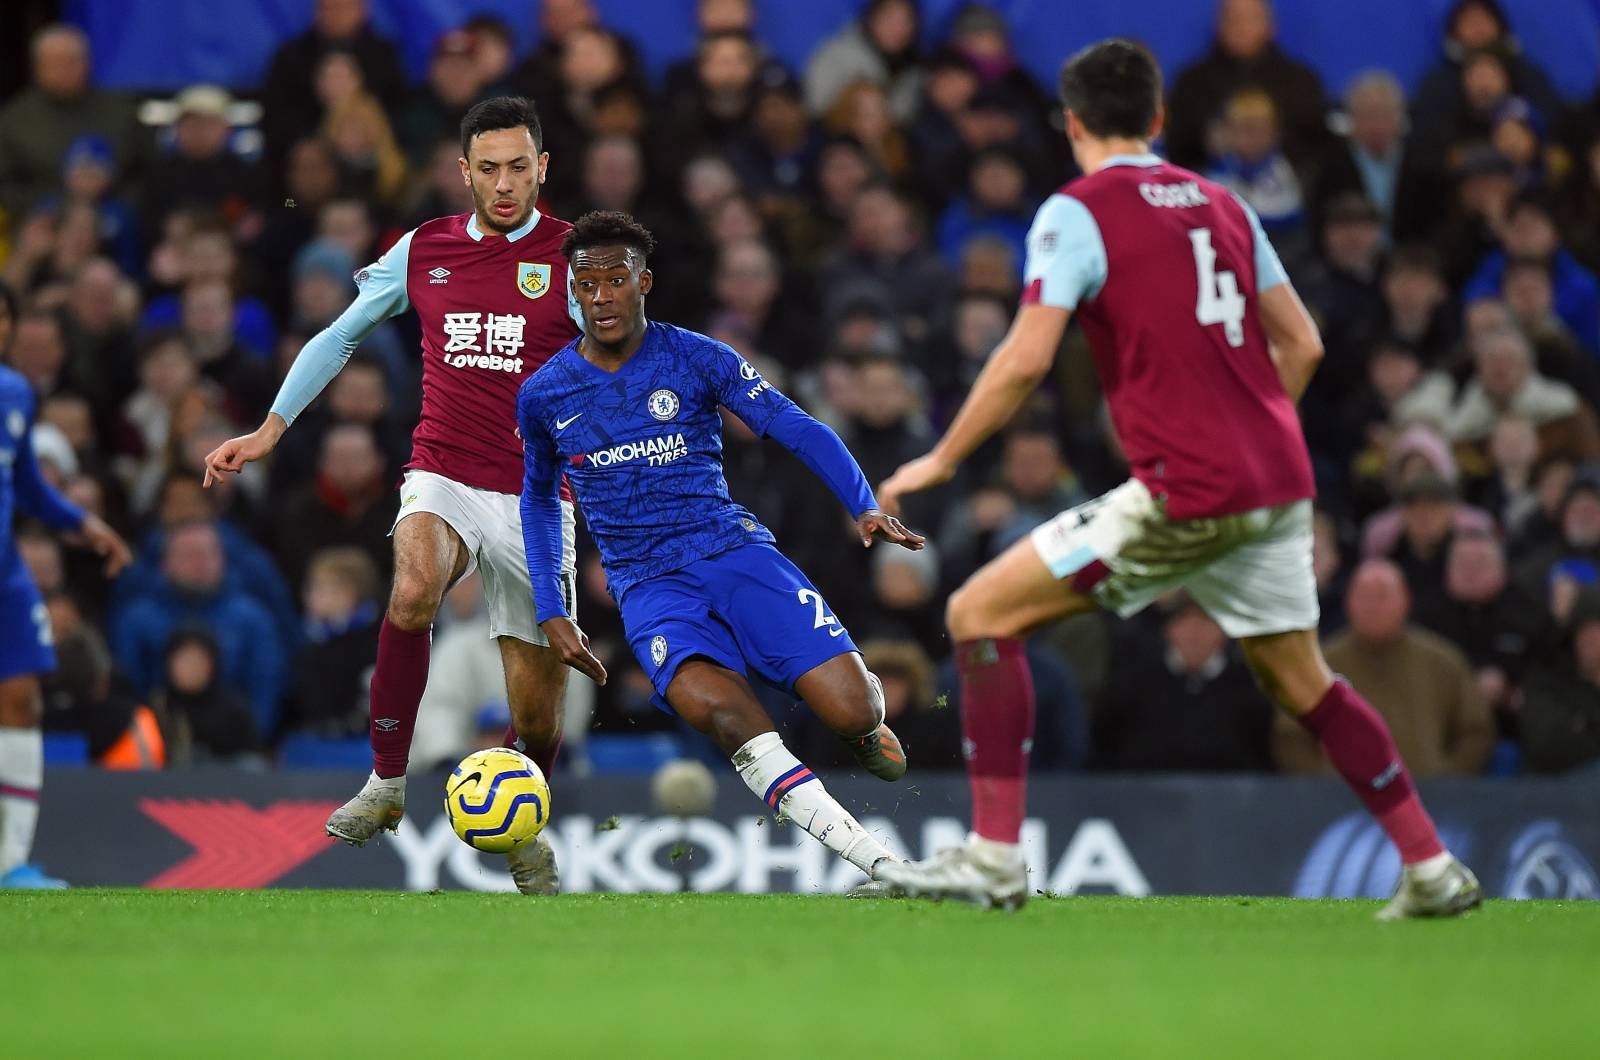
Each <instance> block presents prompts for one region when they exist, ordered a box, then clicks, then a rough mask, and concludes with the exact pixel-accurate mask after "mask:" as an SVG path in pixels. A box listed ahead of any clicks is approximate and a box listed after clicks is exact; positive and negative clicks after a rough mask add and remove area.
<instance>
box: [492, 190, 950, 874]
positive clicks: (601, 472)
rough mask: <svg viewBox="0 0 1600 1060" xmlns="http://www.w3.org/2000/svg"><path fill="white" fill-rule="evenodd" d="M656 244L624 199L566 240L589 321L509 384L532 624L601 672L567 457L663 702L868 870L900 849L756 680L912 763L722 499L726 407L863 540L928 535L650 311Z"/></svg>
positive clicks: (810, 596)
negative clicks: (564, 528)
mask: <svg viewBox="0 0 1600 1060" xmlns="http://www.w3.org/2000/svg"><path fill="white" fill-rule="evenodd" d="M653 246H654V240H653V239H652V238H651V236H650V233H649V232H648V231H647V230H645V229H644V228H643V227H641V226H640V225H639V224H638V223H637V222H635V221H634V220H633V219H632V218H631V217H629V216H628V215H626V214H621V213H608V212H602V213H590V214H585V215H584V216H583V217H581V218H579V220H578V223H577V224H576V225H574V226H573V229H572V232H571V233H570V234H569V235H568V236H567V240H566V244H565V246H564V247H563V252H564V253H565V255H566V256H567V257H568V258H569V260H570V261H571V263H572V288H573V293H574V294H575V295H576V297H577V300H578V304H579V305H580V306H581V307H582V310H583V316H584V336H583V338H581V339H579V340H578V341H577V342H574V343H572V344H571V345H569V346H567V347H566V348H565V349H563V350H562V351H561V352H560V353H558V354H556V355H555V356H554V357H552V358H551V359H550V362H549V363H548V364H546V365H545V366H544V367H543V368H541V369H540V370H539V371H538V372H537V373H536V374H535V375H534V377H533V378H532V379H530V380H528V381H527V383H525V384H523V387H522V393H521V394H520V395H519V396H518V398H517V425H518V426H519V427H520V428H521V430H522V438H523V443H524V454H525V456H524V458H525V461H526V481H525V482H524V485H523V490H522V533H523V537H524V540H525V544H526V549H527V558H528V574H529V578H530V580H531V581H532V583H533V595H534V601H535V603H536V605H537V608H538V612H539V618H540V622H541V625H542V627H543V629H544V630H545V633H546V635H547V636H548V637H549V640H550V644H551V646H552V647H554V648H555V649H556V650H558V651H559V652H560V653H561V656H562V658H563V659H565V660H566V661H567V662H568V663H569V664H570V665H572V666H573V667H575V668H577V669H578V670H580V671H582V672H583V673H585V674H588V675H589V676H590V677H592V678H594V679H595V680H596V681H600V682H602V683H604V681H605V678H606V673H605V669H604V668H603V667H602V666H601V664H600V662H599V660H598V659H596V658H595V657H594V656H593V655H592V654H590V652H589V648H588V641H587V638H585V637H584V635H583V632H582V631H581V630H580V629H579V628H578V627H577V626H576V625H575V624H574V623H573V621H572V619H571V617H570V616H569V615H568V613H567V611H566V601H565V598H564V596H563V593H562V590H561V578H560V572H561V565H560V562H559V557H560V548H561V510H560V504H559V500H558V491H559V489H560V483H561V478H562V475H561V473H562V470H563V469H566V470H567V474H568V475H569V476H570V478H571V480H572V485H573V489H574V491H575V492H576V493H577V495H578V499H579V501H580V502H581V503H582V504H583V512H584V518H585V520H586V522H587V524H588V527H589V531H590V533H592V534H593V536H594V540H595V544H596V545H598V546H599V549H600V559H601V562H602V563H603V565H604V566H605V571H606V582H607V585H608V587H609V588H610V591H611V594H612V596H613V597H615V598H616V600H617V604H618V606H619V607H620V608H621V609H622V625H623V629H624V632H625V633H626V635H627V638H628V643H629V646H631V647H632V648H633V653H634V655H635V657H636V658H637V659H638V660H639V665H640V666H642V667H643V668H644V671H645V673H647V674H649V675H650V679H651V682H652V683H653V684H654V686H655V690H656V704H657V706H660V707H663V708H664V709H666V710H668V711H669V712H673V713H676V714H678V715H679V716H680V717H682V718H683V719H684V720H685V721H687V722H688V723H689V724H690V725H692V726H694V728H696V729H698V730H699V731H700V732H703V733H705V734H706V735H707V736H709V737H711V739H712V740H714V741H715V742H716V744H717V746H718V747H720V748H721V749H722V751H723V752H724V753H725V754H727V755H728V757H729V758H731V759H732V760H733V765H734V768H735V769H736V770H737V771H738V773H739V776H740V778H741V779H743V780H744V782H745V783H746V784H747V785H749V787H750V790H751V791H753V792H754V793H755V794H756V797H757V798H760V799H761V800H763V801H764V802H766V804H767V805H768V806H769V807H771V808H772V810H773V811H774V812H777V813H781V814H783V815H784V816H785V817H787V818H789V819H790V820H792V821H794V822H795V823H796V824H798V825H799V826H800V827H802V828H804V829H805V830H806V831H807V832H809V833H810V834H811V835H812V836H815V837H816V838H817V839H818V840H819V841H820V842H822V843H823V845H825V846H826V847H828V849H830V850H832V851H834V852H835V853H837V854H839V856H840V857H842V858H844V859H845V860H846V861H849V862H850V863H851V864H852V865H855V866H856V867H857V868H859V869H861V870H862V871H863V872H866V873H869V874H870V873H872V872H874V870H875V869H876V868H878V867H880V866H881V865H883V864H886V863H888V862H889V861H890V860H891V859H890V857H889V852H888V851H887V850H885V849H884V847H883V846H882V844H880V843H879V842H878V841H877V840H876V839H874V838H873V837H872V836H871V835H870V834H869V833H868V832H866V831H865V830H864V829H863V828H862V827H861V825H860V824H859V823H857V821H856V819H855V818H854V817H852V816H850V814H849V813H848V812H846V810H845V809H844V807H842V806H840V805H839V803H838V802H836V801H835V800H834V798H833V796H831V795H830V794H828V792H827V790H826V789H825V788H824V787H823V786H822V783H821V781H819V780H818V779H817V778H816V776H815V775H814V774H813V773H812V772H811V770H809V769H807V768H806V767H805V766H804V765H802V764H801V763H800V761H799V760H798V759H796V758H795V757H794V755H792V754H790V753H789V750H788V748H786V747H785V746H784V745H783V741H782V739H780V738H779V736H778V734H777V733H776V732H775V731H773V725H772V720H771V719H770V718H769V717H768V716H767V713H766V711H764V710H763V709H762V707H761V704H760V703H759V702H758V701H757V699H756V697H755V694H754V692H753V691H752V689H751V687H750V684H749V681H748V680H747V677H756V678H759V679H761V680H763V681H765V682H766V683H768V684H771V685H776V686H779V687H782V688H786V689H789V690H792V691H793V692H794V693H795V694H796V695H798V696H799V697H800V698H802V699H804V700H805V701H806V703H807V704H808V705H809V706H810V707H811V709H812V711H813V712H814V713H815V714H816V715H817V717H818V718H820V719H821V720H822V721H823V723H824V724H826V725H827V726H828V727H829V728H831V729H832V730H833V731H834V732H836V733H838V734H839V736H840V737H841V738H843V739H844V740H845V741H846V743H847V744H848V745H849V747H850V749H851V750H852V751H853V752H854V753H855V756H856V759H857V760H858V761H859V762H861V764H862V765H863V766H865V767H866V768H867V769H868V770H869V771H870V772H872V773H873V774H874V775H876V776H878V777H881V778H882V779H884V780H896V779H898V778H899V777H900V776H902V775H903V774H904V773H905V770H906V761H905V752H904V751H903V750H902V748H901V746H900V742H899V740H897V739H895V736H894V733H892V732H890V731H889V727H888V726H887V725H884V724H883V715H884V705H883V688H882V686H881V685H880V684H879V683H878V680H877V678H876V677H874V676H873V675H872V674H870V673H868V672H867V668H866V667H865V666H864V665H863V664H862V662H861V655H860V653H859V652H857V650H856V646H855V644H853V643H852V642H851V640H850V635H849V634H848V633H847V632H845V628H844V626H843V625H842V624H840V622H839V620H838V619H837V618H836V617H835V616H834V615H833V614H832V613H831V612H829V610H828V608H827V604H826V603H825V602H824V601H823V599H822V596H821V595H820V594H819V593H818V592H817V590H816V588H815V587H814V586H812V584H811V583H810V582H809V581H808V580H807V579H806V576H805V575H804V574H803V573H801V572H800V570H799V568H797V567H796V566H795V565H794V564H792V563H790V562H789V561H788V560H787V559H785V558H784V556H783V555H782V554H781V553H780V552H778V550H777V549H776V548H774V547H773V537H772V533H771V532H770V531H768V530H767V528H766V527H764V526H762V525H761V524H760V523H758V522H756V520H755V517H754V516H752V515H751V514H750V513H749V512H748V511H746V510H745V509H744V508H741V507H740V506H739V505H737V504H735V503H734V502H733V500H732V499H731V498H730V497H729V496H728V485H727V482H726V481H725V480H724V478H723V475H722V420H721V417H720V416H719V414H718V411H717V410H718V407H719V406H720V407H722V408H726V409H727V410H728V411H729V412H731V413H733V414H734V415H735V416H738V417H739V418H740V419H741V420H743V421H744V423H745V425H746V426H748V427H749V428H750V429H751V430H753V431H755V432H756V433H758V434H761V435H765V436H767V437H769V438H772V439H773V440H775V441H777V442H779V443H780V444H782V445H784V446H785V447H787V448H788V449H790V450H791V451H792V452H793V453H794V454H795V455H796V456H798V457H799V458H800V460H801V461H802V462H803V463H805V464H806V466H808V467H809V468H810V469H811V470H812V471H813V472H815V473H816V474H817V476H818V477H820V478H821V479H822V480H823V481H824V482H826V483H827V484H828V487H829V489H831V490H832V491H833V494H834V496H836V497H838V498H839V500H840V501H841V502H842V503H843V504H844V505H845V506H846V508H847V509H848V510H849V512H850V515H851V516H852V517H853V518H854V519H855V523H856V532H857V535H858V536H859V538H860V541H861V543H862V544H863V545H865V546H871V545H872V543H873V541H874V540H876V539H879V538H881V539H883V540H885V541H891V542H894V543H895V544H898V545H902V546H904V547H906V548H909V549H913V550H915V549H920V548H921V547H922V545H923V541H922V538H921V537H919V536H918V535H916V534H913V533H911V532H910V531H908V530H907V529H906V528H905V527H903V526H901V525H900V523H899V521H898V520H896V519H894V518H892V517H890V516H888V515H885V514H884V513H883V512H881V511H879V510H878V506H877V502H876V501H874V500H873V497H872V490H871V489H870V488H869V487H868V485H867V481H866V478H865V477H864V476H863V475H862V474H861V468H860V467H859V466H857V464H856V462H855V460H854V459H853V458H852V457H851V456H850V453H849V451H848V450H846V449H845V447H844V443H843V442H841V441H840V440H839V437H838V435H836V434H834V433H833V432H832V431H831V430H829V429H828V428H827V427H825V426H823V425H822V424H821V423H818V422H817V421H816V420H814V419H812V418H811V417H810V416H808V415H806V414H805V413H804V412H802V411H801V410H800V408H799V407H798V406H797V405H795V404H794V402H792V401H790V400H789V399H788V398H786V397H784V396H783V395H782V394H780V393H778V391H776V390H774V389H773V388H772V386H771V385H770V384H769V383H768V382H767V381H766V380H765V379H762V378H761V375H760V374H759V373H758V372H757V371H756V370H755V368H754V367H753V366H752V365H751V364H750V363H749V362H748V361H746V360H744V359H743V358H742V357H740V356H739V355H738V354H737V353H735V352H734V351H733V350H731V349H729V348H728V347H727V346H724V345H723V344H722V343H720V342H716V341H714V340H712V339H708V338H706V337H705V336H704V335H699V334H696V333H695V332H692V331H685V330H683V329H682V328H675V327H670V326H668V325H665V324H656V323H651V322H649V321H647V320H646V319H645V315H644V300H645V296H646V295H648V294H649V293H650V287H651V283H652V282H653V277H652V275H651V273H650V270H649V269H648V268H646V266H645V262H646V259H647V257H648V255H649V253H650V251H651V249H652V248H653Z"/></svg>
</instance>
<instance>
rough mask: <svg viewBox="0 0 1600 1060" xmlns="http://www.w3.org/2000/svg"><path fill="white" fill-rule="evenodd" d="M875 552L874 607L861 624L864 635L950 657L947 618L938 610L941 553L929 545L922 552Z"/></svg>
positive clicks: (886, 550)
mask: <svg viewBox="0 0 1600 1060" xmlns="http://www.w3.org/2000/svg"><path fill="white" fill-rule="evenodd" d="M872 551H873V556H872V562H871V567H872V596H873V607H872V610H871V611H869V612H868V613H867V614H866V615H863V616H862V619H861V621H860V625H861V627H862V631H863V633H864V634H865V635H866V636H869V637H874V638H876V637H888V638H892V639H895V640H910V641H914V642H915V643H917V644H918V645H920V646H921V647H922V650H923V651H926V652H927V653H928V654H929V655H930V656H934V657H940V658H942V657H943V656H945V655H946V654H948V653H949V650H950V647H949V644H948V640H947V637H946V635H945V631H944V616H943V615H942V614H941V613H940V609H939V607H938V597H939V553H938V550H937V549H935V548H934V547H933V546H932V545H929V546H928V547H926V548H924V549H922V550H921V551H920V552H908V551H906V550H905V549H899V548H897V549H894V550H892V551H891V550H889V549H873V550H872Z"/></svg>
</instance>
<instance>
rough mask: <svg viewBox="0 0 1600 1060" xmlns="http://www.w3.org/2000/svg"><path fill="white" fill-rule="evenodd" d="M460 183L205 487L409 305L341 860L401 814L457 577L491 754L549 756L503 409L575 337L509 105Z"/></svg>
mask: <svg viewBox="0 0 1600 1060" xmlns="http://www.w3.org/2000/svg"><path fill="white" fill-rule="evenodd" d="M461 155H462V157H461V177H462V180H464V181H465V182H466V183H467V185H468V186H469V187H470V188H471V189H472V199H473V207H474V208H473V212H472V213H470V214H462V215H459V216H455V217H441V218H439V219H437V220H433V221H429V222H427V223H425V224H422V225H420V226H418V227H417V228H415V229H413V230H412V231H410V232H407V233H406V234H405V235H403V236H401V237H400V239H399V241H398V242H396V243H395V245H394V246H392V247H390V248H389V252H388V253H386V254H385V255H383V257H381V258H379V259H378V261H377V262H376V263H374V264H372V265H369V266H367V267H366V268H365V269H362V270H361V271H360V272H358V273H357V274H356V282H357V284H358V286H359V287H360V294H359V295H357V297H356V300H355V302H354V303H352V304H351V306H350V308H349V309H347V310H345V312H344V313H343V314H342V315H341V316H340V317H339V318H338V319H337V320H336V321H334V323H333V324H331V325H330V326H329V327H328V328H327V329H326V330H325V331H323V332H321V333H319V334H318V335H316V336H315V337H313V338H312V339H311V341H309V342H308V343H306V346H305V348H304V349H303V350H301V352H300V356H299V357H298V358H296V359H295V362H294V366H293V367H292V368H291V369H290V370H289V374H288V376H287V378H285V379H284V381H283V386H282V388H281V389H280V390H279V392H278V396H277V399H276V401H274V402H273V406H272V411H271V413H270V414H269V415H268V416H267V420H266V422H265V423H263V424H262V425H261V426H260V428H258V429H257V430H256V431H255V433H253V434H249V435H246V436H244V437H241V438H235V439H232V440H231V441H229V442H227V443H225V444H223V445H222V446H219V447H218V448H217V449H216V451H214V452H213V453H212V454H211V455H210V456H209V457H208V458H207V470H206V481H207V483H208V484H209V483H210V481H211V478H212V476H214V475H221V474H223V473H226V472H237V471H238V470H239V469H240V468H241V467H243V466H244V464H245V463H247V462H248V461H251V460H260V459H261V458H262V457H264V456H266V455H267V454H268V453H270V452H272V449H273V447H274V446H275V445H276V444H277V442H278V439H279V437H280V436H281V435H282V434H283V432H284V431H285V430H287V429H288V428H289V425H290V424H291V423H293V422H294V419H295V417H296V416H298V415H299V414H300V413H301V412H302V411H303V410H304V409H305V407H306V406H307V405H309V404H310V403H311V401H312V399H313V398H315V397H316V396H317V394H318V393H320V392H321V390H322V388H323V387H325V386H326V385H327V384H328V382H329V381H330V380H331V379H332V378H333V377H334V376H335V375H337V374H338V372H339V370H340V369H341V368H342V367H343V366H344V364H345V362H346V361H347V360H349V358H350V354H351V352H352V351H353V350H354V349H355V348H356V346H357V345H358V344H359V343H360V342H361V340H362V339H364V338H365V337H366V336H367V335H368V334H370V333H371V331H372V329H373V328H374V327H376V326H377V325H378V323H379V322H381V321H383V320H386V319H388V318H389V317H393V316H398V315H399V314H401V313H403V312H405V311H406V309H407V308H408V307H415V308H416V310H417V316H418V317H419V318H420V320H421V323H422V416H421V419H420V420H419V421H418V423H417V427H416V431H415V432H414V433H413V434H412V436H411V461H410V462H409V463H408V464H407V465H406V469H407V470H406V475H405V479H404V481H403V482H402V483H401V487H400V494H401V504H400V514H399V516H398V518H397V519H396V521H395V525H394V531H393V536H394V559H395V564H394V585H393V588H392V589H391V591H390V596H389V607H388V611H387V613H386V614H385V615H384V619H383V624H382V626H381V628H380V630H379V634H378V662H377V667H376V669H375V670H374V671H373V675H372V695H371V715H372V720H371V727H370V730H369V732H370V735H371V739H372V760H373V768H372V775H371V777H369V778H368V780H367V783H366V785H365V786H364V787H363V788H362V789H361V791H360V792H359V793H358V794H357V795H356V797H355V798H353V799H351V800H350V801H349V802H347V803H346V804H345V805H344V806H342V807H340V808H339V809H337V810H335V811H334V812H333V814H332V816H330V817H329V818H328V834H329V835H331V836H335V837H337V838H339V839H343V840H345V841H346V842H348V843H353V844H355V845H357V846H359V845H361V844H363V843H365V842H366V841H367V840H368V839H370V838H372V836H374V835H376V834H377V833H378V831H379V830H380V829H384V828H388V829H391V830H392V829H394V828H396V827H397V826H398V825H399V823H400V817H401V814H402V813H403V811H404V808H405V790H406V788H405V785H406V765H407V760H408V757H409V754H410V750H411V736H412V732H413V730H414V729H415V728H416V721H417V706H418V703H419V702H420V701H421V698H422V692H423V688H424V687H425V686H426V684H427V681H428V654H429V646H430V641H431V637H432V630H433V618H434V614H435V613H436V612H437V611H438V609H439V603H440V600H441V599H442V598H443V597H444V594H445V592H446V591H447V590H448V589H449V588H450V586H452V585H454V584H455V583H456V582H457V581H459V580H460V579H461V578H463V577H465V576H466V575H467V574H468V573H470V572H471V571H472V570H473V569H474V568H476V569H477V570H478V571H480V572H481V574H482V578H483V590H484V596H485V598H486V600H487V602H488V607H489V635H490V636H492V637H495V638H497V639H498V640H499V642H500V657H501V659H502V660H503V662H504V663H505V671H506V693H507V699H508V701H509V703H510V705H511V716H512V721H513V725H512V730H511V731H510V732H508V733H507V734H506V742H507V744H508V745H514V746H517V747H519V748H520V749H522V750H524V751H526V752H527V754H528V755H529V756H530V757H531V758H533V760H534V761H536V762H538V763H539V765H540V767H541V768H543V770H544V771H545V774H546V775H547V776H548V775H549V773H550V770H551V767H552V765H553V764H554V761H555V756H556V750H557V748H558V747H559V746H560V743H561V724H562V711H561V705H562V696H563V694H564V691H565V688H566V673H567V670H566V667H565V666H563V665H562V663H561V660H560V658H559V657H558V656H557V655H556V654H555V653H554V652H552V651H550V650H549V649H548V647H547V644H546V641H545V638H544V634H543V633H541V632H540V630H539V626H538V622H537V621H536V619H535V616H534V611H533V604H532V595H531V592H530V589H529V586H528V569H527V565H526V563H525V562H524V560H523V555H522V530H521V526H520V523H519V517H518V513H517V493H518V492H519V491H520V489H521V487H522V450H521V445H520V443H518V441H517V437H516V397H517V388H518V387H520V386H521V385H522V381H523V380H524V379H526V378H527V377H528V376H530V375H532V374H533V372H534V370H535V369H537V368H538V367H539V366H540V365H541V364H543V363H544V362H545V360H546V359H547V358H548V357H549V356H550V354H552V353H553V352H555V351H556V350H559V349H560V348H561V347H562V346H564V345H566V344H567V342H568V341H570V340H571V339H572V337H573V336H574V335H576V334H577V333H578V325H577V322H576V321H577V314H576V310H575V309H574V308H573V306H572V303H571V302H570V300H569V296H568V292H567V263H566V259H564V258H563V257H562V256H561V241H562V240H563V239H564V238H565V237H566V234H567V232H568V231H569V230H570V228H571V226H570V225H568V224H567V223H566V222H565V221H559V220H557V219H555V218H554V217H546V216H543V215H541V214H540V212H539V210H538V208H537V206H536V203H537V201H538V197H539V188H540V186H541V185H542V184H543V183H544V177H545V167H546V166H547V165H548V164H549V157H550V156H549V155H547V154H545V153H544V151H543V148H542V140H541V134H540V129H539V119H538V116H537V115H536V113H535V112H534V108H533V104H532V103H531V102H529V101H528V100H526V99H520V98H513V97H506V96H502V97H498V98H495V99H490V100H485V101H484V102H482V103H479V104H477V105H476V106H474V107H473V108H472V109H471V110H469V111H468V112H467V114H466V117H465V118H463V119H462V122H461ZM561 490H562V494H561V503H560V505H559V514H560V519H559V522H560V531H561V534H560V536H561V550H560V556H559V560H558V563H559V567H560V571H561V573H560V582H561V584H562V586H563V591H564V593H565V594H566V602H568V604H569V605H570V601H571V600H572V598H573V596H574V591H573V585H574V575H573V571H574V568H575V566H576V561H575V558H574V551H573V549H574V537H573V535H574V526H573V511H572V503H571V496H570V494H569V493H568V492H567V489H566V486H565V485H563V486H562V487H561ZM507 858H508V860H509V862H510V867H511V876H512V879H514V880H515V881H516V884H517V887H518V888H519V889H520V890H521V891H522V892H523V893H525V894H552V893H555V891H556V890H557V889H558V886H559V878H558V874H557V870H556V865H555V856H554V854H553V852H552V851H551V848H550V844H549V841H548V840H546V839H544V838H543V837H541V838H539V839H538V840H536V841H534V842H533V843H530V844H527V845H526V846H525V847H523V848H520V849H518V850H515V851H512V852H511V853H510V854H509V855H507Z"/></svg>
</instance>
